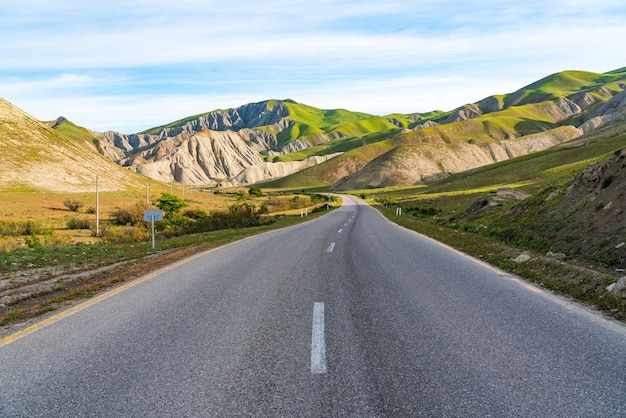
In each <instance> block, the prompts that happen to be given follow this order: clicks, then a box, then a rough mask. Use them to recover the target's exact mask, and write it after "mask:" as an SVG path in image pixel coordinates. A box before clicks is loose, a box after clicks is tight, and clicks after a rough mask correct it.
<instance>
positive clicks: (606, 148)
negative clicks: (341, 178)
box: [354, 115, 626, 319]
mask: <svg viewBox="0 0 626 418" xmlns="http://www.w3.org/2000/svg"><path fill="white" fill-rule="evenodd" d="M625 190H626V115H622V116H621V117H617V118H615V119H613V120H611V121H610V122H608V123H607V124H606V125H604V126H602V127H601V128H599V129H597V130H595V131H594V132H593V133H592V134H587V135H583V136H581V137H579V138H577V139H575V140H572V141H569V142H566V143H563V144H561V145H558V146H555V147H553V148H550V149H547V150H544V151H541V152H536V153H531V154H528V155H524V156H520V157H516V158H511V159H508V160H504V161H500V162H498V163H494V164H490V165H486V166H483V167H478V168H474V169H472V170H468V171H464V172H462V173H456V174H452V175H450V176H448V177H447V178H445V179H442V180H439V181H435V182H431V183H429V184H422V185H419V186H405V187H395V188H385V189H366V190H360V191H354V193H355V194H357V195H360V196H362V197H364V198H370V199H372V200H373V201H375V202H377V203H378V204H380V205H381V210H383V213H386V214H387V215H388V216H389V217H390V218H393V219H394V220H395V221H396V222H399V223H400V224H402V225H404V226H406V227H409V228H412V229H415V230H417V231H419V232H422V233H424V234H427V235H429V236H431V237H434V238H436V239H438V240H440V241H443V242H446V243H448V244H449V245H452V246H454V247H456V248H458V249H460V250H462V251H464V252H467V253H469V254H472V255H474V256H476V257H480V258H482V259H484V260H486V261H487V262H489V263H491V264H493V265H497V266H499V267H501V268H503V269H505V270H508V271H511V272H513V273H516V274H518V275H521V276H523V277H526V278H528V279H530V280H533V281H535V282H537V283H538V284H540V285H541V286H545V287H547V288H549V289H552V290H553V291H555V292H559V293H564V294H567V295H568V296H571V297H574V298H576V299H578V300H581V301H584V302H586V303H589V304H591V305H593V306H595V307H599V308H601V309H604V310H606V311H607V312H608V313H610V314H612V315H615V316H616V317H618V318H620V319H624V318H626V278H625V277H624V269H626V252H625V251H626V216H625V213H626V200H625V199H624V191H625ZM385 206H389V209H384V207H385ZM396 207H401V208H402V209H403V210H402V216H394V213H395V209H396Z"/></svg>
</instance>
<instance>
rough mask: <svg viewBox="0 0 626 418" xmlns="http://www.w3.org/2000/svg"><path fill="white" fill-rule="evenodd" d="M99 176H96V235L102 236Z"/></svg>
mask: <svg viewBox="0 0 626 418" xmlns="http://www.w3.org/2000/svg"><path fill="white" fill-rule="evenodd" d="M98 180H99V179H98V176H96V236H100V195H99V191H98Z"/></svg>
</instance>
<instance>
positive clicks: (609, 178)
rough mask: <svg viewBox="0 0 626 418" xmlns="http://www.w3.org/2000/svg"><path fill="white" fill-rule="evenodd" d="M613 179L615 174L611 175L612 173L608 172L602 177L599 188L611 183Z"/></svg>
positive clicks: (604, 187)
mask: <svg viewBox="0 0 626 418" xmlns="http://www.w3.org/2000/svg"><path fill="white" fill-rule="evenodd" d="M614 179H615V176H613V175H612V174H609V175H608V176H606V177H604V178H603V179H602V183H601V184H600V188H601V189H606V188H607V187H609V186H610V185H611V183H613V180H614Z"/></svg>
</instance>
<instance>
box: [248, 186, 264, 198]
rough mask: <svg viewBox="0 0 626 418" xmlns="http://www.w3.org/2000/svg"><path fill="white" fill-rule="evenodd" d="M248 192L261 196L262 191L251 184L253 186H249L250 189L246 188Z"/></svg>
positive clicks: (251, 194)
mask: <svg viewBox="0 0 626 418" xmlns="http://www.w3.org/2000/svg"><path fill="white" fill-rule="evenodd" d="M248 194H249V195H250V196H256V197H261V196H263V191H262V190H261V188H260V187H256V186H253V187H250V190H248Z"/></svg>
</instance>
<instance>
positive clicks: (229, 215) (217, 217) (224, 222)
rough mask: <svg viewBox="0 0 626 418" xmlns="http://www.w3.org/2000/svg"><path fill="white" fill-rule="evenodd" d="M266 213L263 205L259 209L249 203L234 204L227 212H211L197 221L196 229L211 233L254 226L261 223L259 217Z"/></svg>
mask: <svg viewBox="0 0 626 418" xmlns="http://www.w3.org/2000/svg"><path fill="white" fill-rule="evenodd" d="M266 213H268V208H267V205H266V204H265V203H263V204H261V206H260V207H257V206H256V205H251V204H249V203H239V204H234V205H232V206H230V207H229V208H228V212H224V211H216V212H212V213H211V215H210V216H207V217H206V218H205V219H201V220H199V221H198V225H197V229H199V230H201V231H213V230H217V229H233V228H246V227H249V226H255V225H258V224H259V223H260V222H261V216H262V215H264V214H266Z"/></svg>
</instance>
